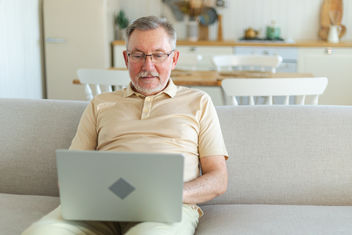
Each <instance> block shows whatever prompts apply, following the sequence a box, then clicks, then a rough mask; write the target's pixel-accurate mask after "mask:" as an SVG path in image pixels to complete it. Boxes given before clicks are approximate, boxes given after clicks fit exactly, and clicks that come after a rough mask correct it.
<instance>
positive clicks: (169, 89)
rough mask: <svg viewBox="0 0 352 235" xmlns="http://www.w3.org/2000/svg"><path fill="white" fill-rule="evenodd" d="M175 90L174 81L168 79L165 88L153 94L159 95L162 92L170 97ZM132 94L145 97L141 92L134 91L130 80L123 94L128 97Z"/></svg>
mask: <svg viewBox="0 0 352 235" xmlns="http://www.w3.org/2000/svg"><path fill="white" fill-rule="evenodd" d="M176 92H177V86H176V85H175V83H174V82H173V81H172V79H171V78H170V79H169V82H168V84H167V85H166V87H165V89H164V90H162V91H161V92H159V93H157V94H155V95H154V96H157V95H160V94H162V93H165V94H167V95H168V96H170V98H172V97H174V96H175V95H176ZM132 95H136V96H141V97H145V96H144V95H142V94H141V93H139V92H137V91H134V90H133V89H132V82H130V84H129V86H128V87H127V88H126V89H125V94H124V97H129V96H132Z"/></svg>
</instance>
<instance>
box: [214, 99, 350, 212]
mask: <svg viewBox="0 0 352 235" xmlns="http://www.w3.org/2000/svg"><path fill="white" fill-rule="evenodd" d="M217 111H218V115H219V119H220V122H221V126H222V130H223V135H224V139H225V143H226V146H227V149H228V152H229V155H230V158H229V159H228V161H227V165H228V171H229V187H228V191H227V192H226V193H225V194H223V195H222V196H220V197H218V198H216V199H214V200H212V201H210V202H208V204H214V203H244V204H254V203H256V204H310V205H352V106H306V107H304V106H277V107H275V106H274V107H273V106H271V107H268V106H264V107H263V106H254V107H253V106H252V107H235V108H234V107H231V106H224V107H217Z"/></svg>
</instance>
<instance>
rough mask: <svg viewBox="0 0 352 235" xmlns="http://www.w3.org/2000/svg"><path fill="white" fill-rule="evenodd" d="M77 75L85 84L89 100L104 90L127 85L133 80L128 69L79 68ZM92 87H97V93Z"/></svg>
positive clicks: (109, 90) (108, 90)
mask: <svg viewBox="0 0 352 235" xmlns="http://www.w3.org/2000/svg"><path fill="white" fill-rule="evenodd" d="M77 75H78V79H79V81H80V83H81V84H84V85H85V93H86V97H87V99H88V100H91V99H93V97H94V95H97V94H101V93H102V92H111V91H113V90H118V89H122V88H124V87H127V86H128V85H129V83H130V81H131V80H130V76H129V73H128V71H127V70H108V69H79V70H78V71H77ZM91 87H94V88H95V89H94V90H95V94H93V90H92V88H91ZM113 87H114V89H113Z"/></svg>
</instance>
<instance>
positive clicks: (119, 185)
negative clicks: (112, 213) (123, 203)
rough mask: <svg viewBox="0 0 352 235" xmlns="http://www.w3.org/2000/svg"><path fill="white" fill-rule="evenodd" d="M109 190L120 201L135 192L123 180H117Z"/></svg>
mask: <svg viewBox="0 0 352 235" xmlns="http://www.w3.org/2000/svg"><path fill="white" fill-rule="evenodd" d="M109 189H110V190H111V191H112V192H113V193H114V194H115V195H116V196H118V197H119V198H121V199H122V200H123V199H125V198H126V197H127V196H128V195H130V194H131V193H132V192H133V191H134V190H135V188H134V187H133V186H132V185H131V184H130V183H128V182H127V181H126V180H125V179H124V178H120V179H118V180H117V181H116V182H115V183H113V184H112V185H111V186H110V187H109Z"/></svg>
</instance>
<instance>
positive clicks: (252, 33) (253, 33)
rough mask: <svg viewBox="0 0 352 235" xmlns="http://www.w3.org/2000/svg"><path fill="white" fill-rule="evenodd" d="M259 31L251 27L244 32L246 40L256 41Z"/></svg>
mask: <svg viewBox="0 0 352 235" xmlns="http://www.w3.org/2000/svg"><path fill="white" fill-rule="evenodd" d="M258 34H259V31H258V30H255V29H253V28H251V27H249V28H247V29H245V30H244V38H245V39H246V40H250V39H255V38H257V37H258Z"/></svg>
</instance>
